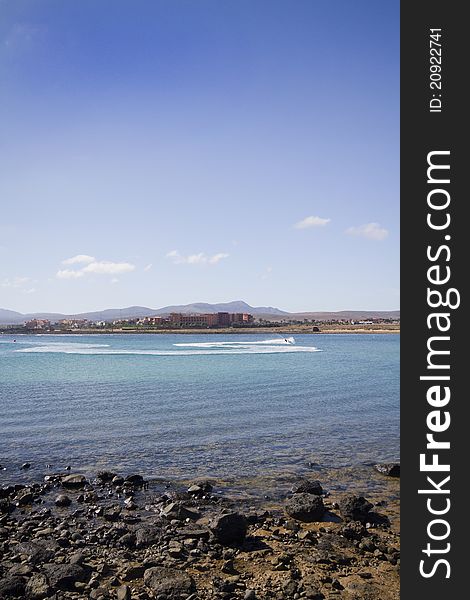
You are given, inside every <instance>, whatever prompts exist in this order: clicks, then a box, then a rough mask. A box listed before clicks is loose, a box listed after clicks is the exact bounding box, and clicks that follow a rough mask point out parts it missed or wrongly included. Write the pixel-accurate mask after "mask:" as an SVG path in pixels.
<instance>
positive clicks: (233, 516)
mask: <svg viewBox="0 0 470 600" xmlns="http://www.w3.org/2000/svg"><path fill="white" fill-rule="evenodd" d="M209 527H210V530H211V531H212V533H213V534H214V537H215V538H216V540H217V541H218V542H219V543H221V544H222V545H223V546H230V545H232V544H242V543H243V542H244V540H245V537H246V531H247V528H248V522H247V520H246V518H245V517H244V516H243V515H242V514H240V513H237V512H231V513H227V514H223V515H219V516H218V517H215V518H214V519H213V520H212V521H211V522H210V524H209Z"/></svg>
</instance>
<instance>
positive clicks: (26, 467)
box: [20, 462, 31, 471]
mask: <svg viewBox="0 0 470 600" xmlns="http://www.w3.org/2000/svg"><path fill="white" fill-rule="evenodd" d="M30 468H31V463H29V462H25V463H23V464H22V465H21V467H20V469H22V470H23V471H26V470H27V469H30Z"/></svg>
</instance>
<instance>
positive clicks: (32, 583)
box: [26, 573, 51, 600]
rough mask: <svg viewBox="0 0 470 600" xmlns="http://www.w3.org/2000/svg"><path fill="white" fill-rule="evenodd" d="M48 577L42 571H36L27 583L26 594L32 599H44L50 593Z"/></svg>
mask: <svg viewBox="0 0 470 600" xmlns="http://www.w3.org/2000/svg"><path fill="white" fill-rule="evenodd" d="M50 591H51V589H50V587H49V584H48V582H47V577H46V576H45V575H43V574H42V573H34V575H32V576H31V578H30V579H29V580H28V583H27V584H26V596H27V598H31V600H42V598H47V597H48V596H49V595H50Z"/></svg>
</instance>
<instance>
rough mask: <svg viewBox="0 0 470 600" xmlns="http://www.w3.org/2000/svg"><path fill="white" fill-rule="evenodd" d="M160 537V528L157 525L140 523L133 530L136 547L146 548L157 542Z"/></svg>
mask: <svg viewBox="0 0 470 600" xmlns="http://www.w3.org/2000/svg"><path fill="white" fill-rule="evenodd" d="M161 537H162V529H161V526H159V525H148V524H147V525H142V526H141V527H139V528H138V529H136V531H135V538H136V542H135V543H136V546H137V548H146V547H147V546H153V545H154V544H158V543H159V542H160V539H161Z"/></svg>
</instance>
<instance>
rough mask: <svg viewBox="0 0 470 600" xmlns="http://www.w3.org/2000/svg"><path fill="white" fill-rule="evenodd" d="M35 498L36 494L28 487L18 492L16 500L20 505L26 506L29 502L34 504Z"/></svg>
mask: <svg viewBox="0 0 470 600" xmlns="http://www.w3.org/2000/svg"><path fill="white" fill-rule="evenodd" d="M33 500H34V494H33V492H32V491H31V490H30V489H29V488H26V489H24V490H21V491H20V492H18V494H17V496H16V498H15V501H16V504H17V505H18V506H26V505H27V504H32V503H33Z"/></svg>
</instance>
